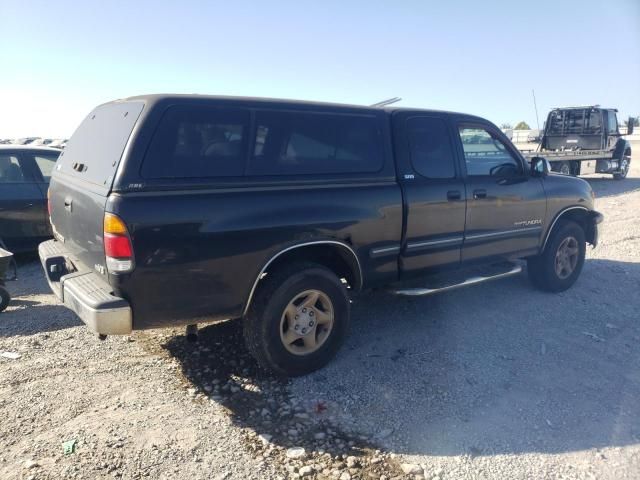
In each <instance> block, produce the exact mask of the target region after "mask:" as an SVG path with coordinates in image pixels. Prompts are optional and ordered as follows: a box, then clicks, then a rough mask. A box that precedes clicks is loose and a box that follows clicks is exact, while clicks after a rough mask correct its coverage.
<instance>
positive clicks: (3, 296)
mask: <svg viewBox="0 0 640 480" xmlns="http://www.w3.org/2000/svg"><path fill="white" fill-rule="evenodd" d="M10 301H11V295H9V292H8V291H7V289H6V288H4V287H0V312H2V311H3V310H4V309H6V308H7V307H8V306H9V302H10Z"/></svg>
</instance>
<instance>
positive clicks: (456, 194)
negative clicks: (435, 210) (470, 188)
mask: <svg viewBox="0 0 640 480" xmlns="http://www.w3.org/2000/svg"><path fill="white" fill-rule="evenodd" d="M461 198H462V194H461V193H460V190H449V191H448V192H447V200H460V199H461Z"/></svg>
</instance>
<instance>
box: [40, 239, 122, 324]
mask: <svg viewBox="0 0 640 480" xmlns="http://www.w3.org/2000/svg"><path fill="white" fill-rule="evenodd" d="M38 254H39V256H40V261H41V263H42V267H43V268H44V272H45V276H46V277H47V281H48V282H49V286H50V287H51V290H52V291H53V293H55V295H56V296H57V297H58V298H59V299H60V300H61V301H62V303H64V305H65V306H66V307H67V308H69V309H70V310H71V311H73V312H74V313H75V314H76V315H78V317H80V320H82V321H83V322H84V323H85V324H86V325H87V327H89V330H91V331H93V332H95V333H98V334H100V335H126V334H129V333H131V330H132V325H133V321H132V314H131V307H130V305H129V303H128V302H127V301H126V300H125V299H123V298H120V297H117V296H115V295H113V292H112V289H111V287H110V286H109V284H108V283H106V282H105V281H104V280H103V279H102V278H100V276H99V275H98V274H97V273H95V272H93V271H91V270H80V271H78V270H76V269H75V265H73V262H72V261H71V260H70V259H69V258H68V257H67V255H66V253H65V250H64V248H63V245H62V244H60V242H57V241H55V240H49V241H47V242H43V243H41V244H40V245H39V247H38Z"/></svg>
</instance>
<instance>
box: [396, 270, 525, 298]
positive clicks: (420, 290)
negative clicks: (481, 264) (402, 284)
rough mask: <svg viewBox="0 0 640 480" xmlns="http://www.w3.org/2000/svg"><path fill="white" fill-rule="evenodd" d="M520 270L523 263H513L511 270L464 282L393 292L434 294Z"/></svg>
mask: <svg viewBox="0 0 640 480" xmlns="http://www.w3.org/2000/svg"><path fill="white" fill-rule="evenodd" d="M520 272H522V266H521V265H517V264H513V266H512V267H511V269H510V270H507V271H504V272H501V273H496V274H493V275H486V276H482V275H479V276H474V277H470V278H467V279H466V280H464V281H462V282H458V283H452V284H450V285H445V286H442V287H435V288H426V287H422V288H398V289H392V290H391V293H393V294H395V295H404V296H409V297H415V296H422V295H432V294H434V293H440V292H446V291H448V290H454V289H456V288H461V287H467V286H469V285H476V284H478V283H483V282H487V281H489V280H497V279H499V278H505V277H510V276H511V275H516V274H518V273H520Z"/></svg>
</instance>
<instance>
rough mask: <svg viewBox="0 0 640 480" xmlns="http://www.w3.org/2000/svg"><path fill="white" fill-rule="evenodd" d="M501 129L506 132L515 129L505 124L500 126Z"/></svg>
mask: <svg viewBox="0 0 640 480" xmlns="http://www.w3.org/2000/svg"><path fill="white" fill-rule="evenodd" d="M500 128H502V129H504V130H509V129H510V128H513V127H512V126H511V124H510V123H503V124H502V125H500Z"/></svg>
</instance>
